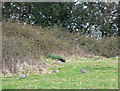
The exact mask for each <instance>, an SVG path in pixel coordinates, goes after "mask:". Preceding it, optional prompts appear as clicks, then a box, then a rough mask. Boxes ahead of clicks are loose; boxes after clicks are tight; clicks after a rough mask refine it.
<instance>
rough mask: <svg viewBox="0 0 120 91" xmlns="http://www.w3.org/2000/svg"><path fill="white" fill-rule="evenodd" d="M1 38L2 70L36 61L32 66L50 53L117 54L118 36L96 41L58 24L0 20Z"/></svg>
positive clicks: (10, 69)
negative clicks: (47, 26) (1, 26)
mask: <svg viewBox="0 0 120 91" xmlns="http://www.w3.org/2000/svg"><path fill="white" fill-rule="evenodd" d="M76 38H77V40H76ZM2 39H3V40H2V42H3V43H2V59H3V61H2V62H3V69H4V70H6V69H7V70H9V71H10V73H16V72H18V70H20V68H19V67H18V68H19V69H17V68H16V66H17V65H18V64H19V66H21V65H25V63H24V62H26V63H27V64H29V65H32V64H34V63H37V64H34V66H36V65H37V67H38V65H39V64H42V62H43V61H44V62H45V60H43V59H41V56H45V55H47V54H50V53H56V54H59V55H61V56H64V57H65V56H72V55H75V56H86V55H98V56H105V57H114V56H117V55H118V39H117V37H108V38H103V39H101V40H99V41H97V40H96V38H86V37H85V36H84V35H83V36H80V35H78V34H73V33H69V32H68V31H67V30H64V31H63V29H62V28H58V27H53V28H42V27H41V26H32V25H26V26H24V25H22V24H21V23H10V22H3V33H2ZM26 58H27V59H26ZM18 60H19V61H18ZM30 60H32V61H30ZM38 60H39V63H38ZM44 64H45V63H44ZM44 64H43V65H44ZM21 67H23V66H21ZM38 68H39V67H38ZM23 69H24V67H23ZM33 69H34V67H33ZM40 69H41V68H40ZM40 69H39V70H40Z"/></svg>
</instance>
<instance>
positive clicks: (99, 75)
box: [2, 57, 118, 89]
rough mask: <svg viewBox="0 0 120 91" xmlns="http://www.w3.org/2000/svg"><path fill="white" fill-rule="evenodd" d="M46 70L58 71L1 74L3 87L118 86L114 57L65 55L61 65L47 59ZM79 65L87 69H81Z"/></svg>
mask: <svg viewBox="0 0 120 91" xmlns="http://www.w3.org/2000/svg"><path fill="white" fill-rule="evenodd" d="M47 60H48V62H49V64H50V65H51V66H50V67H49V70H56V69H58V70H59V72H58V73H51V74H41V75H35V74H34V75H28V77H27V78H25V79H19V76H11V77H3V79H2V88H3V89H95V88H96V89H115V88H118V59H117V58H104V59H102V58H98V59H97V60H95V59H94V58H77V57H70V58H66V61H68V60H69V61H68V62H65V63H63V64H62V65H55V64H54V63H53V61H52V60H51V59H47ZM80 68H83V69H85V70H87V73H81V72H80Z"/></svg>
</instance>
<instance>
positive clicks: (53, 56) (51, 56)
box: [46, 54, 63, 59]
mask: <svg viewBox="0 0 120 91" xmlns="http://www.w3.org/2000/svg"><path fill="white" fill-rule="evenodd" d="M46 57H47V58H52V59H58V58H60V59H62V58H63V57H62V56H59V55H57V54H48V55H47V56H46Z"/></svg>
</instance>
